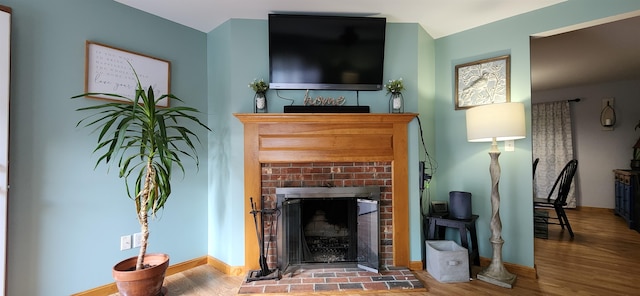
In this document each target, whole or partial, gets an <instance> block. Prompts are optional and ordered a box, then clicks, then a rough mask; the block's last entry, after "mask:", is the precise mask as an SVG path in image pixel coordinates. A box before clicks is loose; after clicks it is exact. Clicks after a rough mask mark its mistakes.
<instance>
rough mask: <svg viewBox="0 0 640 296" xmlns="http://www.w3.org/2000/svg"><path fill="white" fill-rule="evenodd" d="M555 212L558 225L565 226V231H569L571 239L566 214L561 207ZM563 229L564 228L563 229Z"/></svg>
mask: <svg viewBox="0 0 640 296" xmlns="http://www.w3.org/2000/svg"><path fill="white" fill-rule="evenodd" d="M556 212H557V213H558V219H559V220H560V225H563V224H564V225H566V226H567V230H569V235H571V237H573V236H574V235H573V229H571V224H569V218H567V213H566V212H565V211H564V208H563V207H560V208H557V209H556ZM563 229H564V227H563Z"/></svg>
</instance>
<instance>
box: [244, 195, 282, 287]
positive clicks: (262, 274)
mask: <svg viewBox="0 0 640 296" xmlns="http://www.w3.org/2000/svg"><path fill="white" fill-rule="evenodd" d="M249 201H250V202H251V214H252V215H253V223H254V224H255V226H256V236H257V237H258V249H259V250H260V259H259V263H260V270H250V271H249V274H248V275H247V282H252V281H260V280H273V279H278V280H279V279H280V272H279V271H278V270H277V269H276V270H270V269H269V265H268V264H267V257H266V255H265V251H264V223H263V216H264V214H265V210H263V209H260V210H256V206H255V203H254V202H253V197H249ZM258 213H260V224H259V225H260V226H262V227H259V226H258V218H257V215H258ZM260 228H263V229H262V231H261V230H260Z"/></svg>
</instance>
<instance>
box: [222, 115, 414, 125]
mask: <svg viewBox="0 0 640 296" xmlns="http://www.w3.org/2000/svg"><path fill="white" fill-rule="evenodd" d="M233 115H234V116H235V117H237V118H238V119H240V121H242V122H243V123H248V122H253V123H268V122H324V123H331V122H334V123H350V122H359V123H362V122H388V123H407V122H409V121H411V120H412V119H413V118H414V117H416V116H418V114H417V113H393V114H390V113H234V114H233Z"/></svg>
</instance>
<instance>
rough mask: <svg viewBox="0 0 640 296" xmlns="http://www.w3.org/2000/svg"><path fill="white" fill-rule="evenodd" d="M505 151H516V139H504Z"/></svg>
mask: <svg viewBox="0 0 640 296" xmlns="http://www.w3.org/2000/svg"><path fill="white" fill-rule="evenodd" d="M504 151H516V143H515V141H514V140H506V141H504Z"/></svg>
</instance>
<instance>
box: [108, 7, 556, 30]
mask: <svg viewBox="0 0 640 296" xmlns="http://www.w3.org/2000/svg"><path fill="white" fill-rule="evenodd" d="M114 1H116V2H120V3H122V4H125V5H128V6H131V7H134V8H137V9H139V10H142V11H146V12H148V13H151V14H154V15H157V16H159V17H162V18H165V19H168V20H171V21H174V22H176V23H179V24H182V25H185V26H188V27H191V28H194V29H196V30H199V31H202V32H205V33H208V32H210V31H211V30H213V29H214V28H216V27H217V26H218V25H220V24H222V23H224V22H225V21H227V20H228V19H232V18H243V19H264V20H266V19H267V16H268V15H269V13H283V12H290V13H326V14H344V15H362V16H377V17H386V18H387V21H388V22H393V23H419V24H420V25H421V26H422V27H423V28H424V29H425V30H426V31H427V32H428V33H429V35H431V37H433V38H440V37H443V36H447V35H451V34H454V33H457V32H461V31H464V30H467V29H471V28H474V27H477V26H481V25H484V24H488V23H491V22H494V21H498V20H501V19H505V18H508V17H511V16H514V15H518V14H522V13H526V12H529V11H532V10H536V9H540V8H543V7H546V6H550V5H554V4H557V3H560V2H564V1H566V0H517V1H514V0H348V1H345V0H323V1H309V0H307V1H302V0H180V1H176V0H114Z"/></svg>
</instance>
